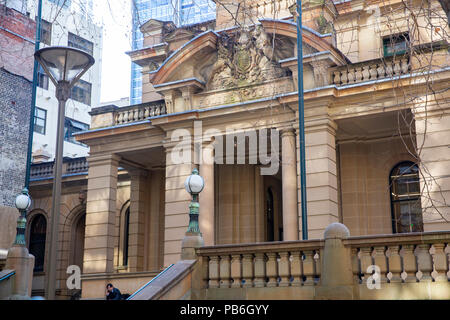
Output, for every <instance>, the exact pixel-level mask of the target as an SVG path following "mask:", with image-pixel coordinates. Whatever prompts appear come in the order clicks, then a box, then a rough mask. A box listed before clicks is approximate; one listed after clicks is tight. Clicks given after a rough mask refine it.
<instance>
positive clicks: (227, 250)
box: [197, 231, 450, 288]
mask: <svg viewBox="0 0 450 320" xmlns="http://www.w3.org/2000/svg"><path fill="white" fill-rule="evenodd" d="M324 244H325V240H307V241H289V242H273V243H257V244H241V245H219V246H214V247H203V248H199V249H198V250H197V255H198V256H199V259H200V260H201V261H202V265H203V281H204V282H203V283H204V287H205V288H247V287H285V286H286V287H287V286H308V285H311V286H320V285H321V276H322V271H321V268H324V270H325V269H326V268H328V269H329V270H332V268H333V267H332V266H330V267H331V269H330V268H329V267H327V266H326V265H322V263H327V262H326V261H322V259H323V254H324ZM343 244H344V246H345V247H347V248H349V249H350V250H349V252H350V255H349V256H346V257H342V258H343V259H351V265H352V273H353V284H355V285H357V284H361V285H367V282H368V281H367V280H368V279H369V278H370V277H371V279H373V280H375V278H376V277H374V274H375V273H377V274H379V277H380V281H381V282H380V283H382V284H390V283H392V284H394V283H408V282H448V281H449V280H450V270H449V265H450V232H448V231H447V232H446V231H444V232H427V233H413V234H394V235H374V236H364V237H350V238H347V239H344V240H343ZM336 276H339V275H336Z"/></svg>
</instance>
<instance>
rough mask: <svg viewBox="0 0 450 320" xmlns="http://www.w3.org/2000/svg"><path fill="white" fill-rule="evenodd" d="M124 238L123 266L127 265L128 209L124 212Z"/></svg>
mask: <svg viewBox="0 0 450 320" xmlns="http://www.w3.org/2000/svg"><path fill="white" fill-rule="evenodd" d="M124 227H125V230H124V236H123V265H124V266H127V265H128V243H129V238H130V207H128V209H127V211H125V221H124Z"/></svg>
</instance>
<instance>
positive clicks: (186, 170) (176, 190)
mask: <svg viewBox="0 0 450 320" xmlns="http://www.w3.org/2000/svg"><path fill="white" fill-rule="evenodd" d="M165 148H166V187H165V193H166V195H165V202H166V206H165V231H164V266H166V267H167V266H169V265H170V264H171V263H176V262H177V261H179V260H180V259H181V242H182V240H183V239H184V237H185V233H186V231H187V228H188V225H189V203H190V201H191V195H190V194H189V193H188V192H187V191H186V190H185V188H184V181H185V180H186V178H187V177H188V176H189V175H190V174H191V173H192V168H193V164H192V163H174V162H173V159H172V152H173V146H172V145H166V146H165ZM191 152H192V150H191ZM191 155H192V153H191ZM191 159H192V157H191ZM191 161H192V160H191Z"/></svg>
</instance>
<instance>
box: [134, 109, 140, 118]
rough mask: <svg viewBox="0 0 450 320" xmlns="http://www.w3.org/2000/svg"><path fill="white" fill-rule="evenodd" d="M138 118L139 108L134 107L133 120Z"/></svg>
mask: <svg viewBox="0 0 450 320" xmlns="http://www.w3.org/2000/svg"><path fill="white" fill-rule="evenodd" d="M139 119H140V118H139V109H138V108H136V109H134V121H138V120H139Z"/></svg>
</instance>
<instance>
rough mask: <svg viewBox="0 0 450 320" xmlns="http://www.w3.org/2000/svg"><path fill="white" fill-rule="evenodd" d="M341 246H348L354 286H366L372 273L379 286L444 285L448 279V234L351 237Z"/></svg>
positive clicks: (449, 258)
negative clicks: (409, 283)
mask: <svg viewBox="0 0 450 320" xmlns="http://www.w3.org/2000/svg"><path fill="white" fill-rule="evenodd" d="M344 243H346V244H347V245H348V246H350V247H351V257H352V269H353V278H354V280H355V282H356V283H364V284H366V282H367V280H368V279H369V277H371V276H373V273H374V272H377V273H379V276H380V280H381V283H401V282H403V283H405V282H431V281H433V282H438V281H445V282H447V281H448V279H449V278H450V271H449V267H448V265H449V264H450V255H449V253H450V245H449V243H450V232H429V233H422V234H420V233H415V234H402V235H398V234H397V235H383V236H372V237H353V238H348V239H347V240H345V242H344ZM371 266H375V268H378V269H374V267H371ZM372 278H373V277H372Z"/></svg>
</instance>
